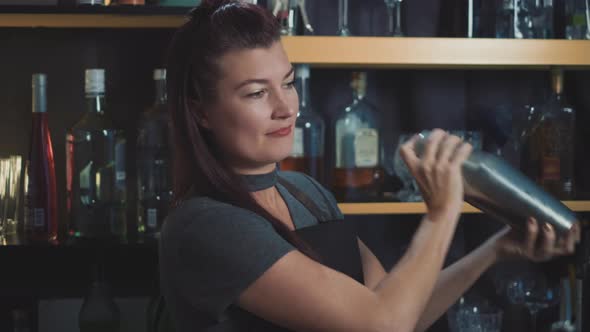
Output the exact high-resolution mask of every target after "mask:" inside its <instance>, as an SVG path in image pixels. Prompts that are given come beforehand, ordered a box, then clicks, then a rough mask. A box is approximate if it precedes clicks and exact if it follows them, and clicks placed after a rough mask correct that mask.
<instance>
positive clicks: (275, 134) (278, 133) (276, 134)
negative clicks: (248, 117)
mask: <svg viewBox="0 0 590 332" xmlns="http://www.w3.org/2000/svg"><path fill="white" fill-rule="evenodd" d="M291 127H293V126H287V127H283V128H281V129H279V130H275V131H273V132H271V133H268V134H267V135H268V136H272V137H284V136H287V135H289V134H290V133H291Z"/></svg>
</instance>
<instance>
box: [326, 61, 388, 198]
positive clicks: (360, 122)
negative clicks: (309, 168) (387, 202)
mask: <svg viewBox="0 0 590 332" xmlns="http://www.w3.org/2000/svg"><path fill="white" fill-rule="evenodd" d="M351 87H352V91H353V102H352V104H350V105H349V106H347V107H345V108H344V109H342V110H341V111H340V112H339V113H338V114H337V115H336V118H335V121H334V132H335V135H334V145H333V146H334V171H333V174H332V189H333V192H334V194H335V196H336V197H337V198H338V199H340V200H347V201H359V200H360V201H363V200H376V199H379V195H380V190H381V188H380V186H381V183H382V179H383V170H382V168H381V135H380V128H379V120H378V112H377V109H376V108H375V106H373V105H372V104H371V103H370V102H369V101H367V99H366V91H367V74H366V73H364V72H355V73H353V76H352V81H351Z"/></svg>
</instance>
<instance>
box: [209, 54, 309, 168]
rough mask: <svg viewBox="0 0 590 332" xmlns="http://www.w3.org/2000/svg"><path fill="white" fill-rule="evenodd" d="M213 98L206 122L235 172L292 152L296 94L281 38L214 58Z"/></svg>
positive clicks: (267, 164)
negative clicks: (216, 73)
mask: <svg viewBox="0 0 590 332" xmlns="http://www.w3.org/2000/svg"><path fill="white" fill-rule="evenodd" d="M219 65H220V69H221V77H220V80H219V81H218V83H217V97H218V99H217V101H216V102H215V103H213V105H211V106H210V107H207V109H206V110H205V114H204V115H205V118H204V123H203V125H204V126H205V127H206V128H208V129H209V130H210V131H211V132H212V133H213V136H214V138H215V141H216V143H217V144H218V146H219V148H220V149H221V151H222V155H223V157H224V158H225V160H226V162H229V164H230V166H231V167H232V168H233V169H234V170H235V171H236V172H238V173H243V174H256V173H262V172H267V171H270V170H272V169H274V167H275V163H276V162H278V161H280V160H282V159H284V158H286V157H287V156H288V155H289V153H290V152H291V145H292V143H293V130H294V125H295V119H296V118H297V112H298V107H299V97H298V95H297V91H296V90H295V87H294V84H293V80H294V72H293V67H292V66H291V63H290V62H289V60H288V58H287V55H286V53H285V51H284V49H283V46H282V44H281V43H280V42H276V43H274V44H273V45H272V46H271V47H270V48H256V49H247V50H239V51H233V52H230V53H228V54H226V55H224V56H223V57H221V59H220V60H219Z"/></svg>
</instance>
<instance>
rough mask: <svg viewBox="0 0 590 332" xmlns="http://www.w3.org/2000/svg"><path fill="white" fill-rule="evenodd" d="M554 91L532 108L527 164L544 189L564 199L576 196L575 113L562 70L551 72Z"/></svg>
mask: <svg viewBox="0 0 590 332" xmlns="http://www.w3.org/2000/svg"><path fill="white" fill-rule="evenodd" d="M552 90H553V93H552V94H551V96H550V97H549V99H548V100H547V101H546V102H545V103H544V104H543V105H542V106H540V107H539V108H538V110H537V109H535V108H533V110H534V113H532V114H531V120H530V122H529V124H528V126H527V129H526V130H527V132H526V134H525V135H526V137H525V138H524V139H525V140H526V143H525V144H526V146H527V149H526V152H527V154H526V155H525V156H524V157H525V158H528V160H525V161H524V164H525V165H528V167H530V168H531V169H530V170H528V171H525V173H527V174H533V175H534V178H535V179H536V181H537V183H539V184H540V185H541V186H542V187H543V189H545V190H546V191H548V192H549V193H551V194H552V195H554V196H556V197H557V198H559V199H561V200H568V199H573V198H574V196H575V179H574V165H575V151H574V145H575V144H574V142H575V137H574V135H575V118H576V112H575V110H574V109H573V108H572V107H571V106H569V105H568V104H567V103H566V102H565V98H564V96H563V71H562V70H561V69H559V68H556V69H554V70H553V71H552Z"/></svg>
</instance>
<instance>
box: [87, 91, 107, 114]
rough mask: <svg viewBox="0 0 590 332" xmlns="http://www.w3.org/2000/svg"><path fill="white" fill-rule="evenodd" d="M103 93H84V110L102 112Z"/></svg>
mask: <svg viewBox="0 0 590 332" xmlns="http://www.w3.org/2000/svg"><path fill="white" fill-rule="evenodd" d="M104 99H105V98H104V94H96V93H92V94H86V110H87V112H89V113H98V114H104V107H105V100H104Z"/></svg>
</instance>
